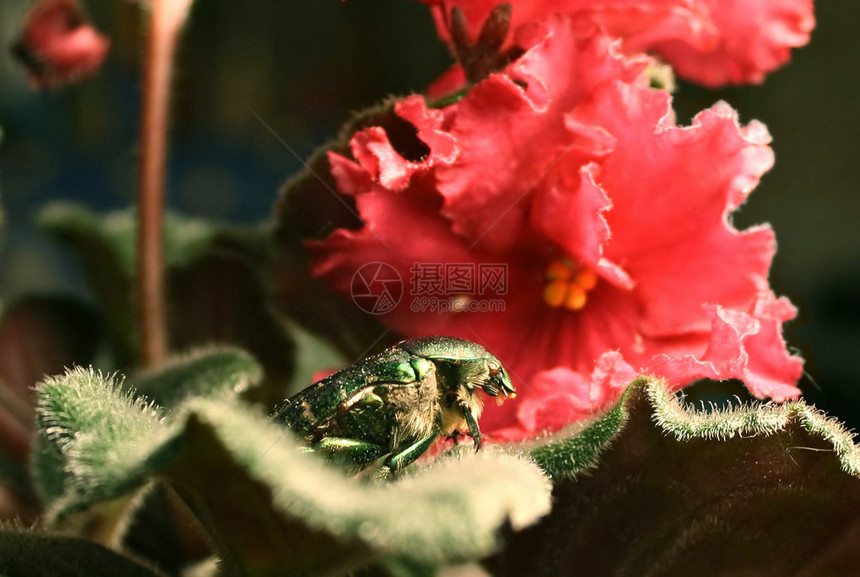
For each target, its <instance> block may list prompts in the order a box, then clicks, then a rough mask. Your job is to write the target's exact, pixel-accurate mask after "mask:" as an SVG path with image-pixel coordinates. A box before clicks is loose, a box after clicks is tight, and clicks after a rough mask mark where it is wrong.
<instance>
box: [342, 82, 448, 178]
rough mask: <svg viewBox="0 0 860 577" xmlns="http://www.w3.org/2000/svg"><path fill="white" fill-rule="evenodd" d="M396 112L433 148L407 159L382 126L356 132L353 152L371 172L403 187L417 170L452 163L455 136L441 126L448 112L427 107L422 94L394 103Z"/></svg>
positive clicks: (352, 144)
mask: <svg viewBox="0 0 860 577" xmlns="http://www.w3.org/2000/svg"><path fill="white" fill-rule="evenodd" d="M394 111H395V113H396V114H397V115H398V116H400V117H401V118H403V119H404V120H407V121H409V122H410V123H412V124H413V125H414V126H415V128H416V131H417V136H418V138H419V139H420V140H421V141H423V142H424V144H426V145H427V146H428V148H429V149H430V153H429V154H428V155H426V157H424V158H423V159H421V161H419V162H413V161H410V160H407V159H406V158H404V157H403V156H401V155H400V153H398V152H397V151H396V150H395V149H394V147H393V146H392V145H391V142H390V141H389V139H388V134H387V133H386V132H385V130H384V129H383V128H381V127H379V126H371V127H369V128H365V129H364V130H360V131H358V132H356V133H355V134H354V135H353V137H352V139H351V140H350V147H351V148H352V155H353V156H354V157H355V159H356V160H357V161H358V163H359V164H360V165H361V167H362V168H364V170H365V171H366V172H367V174H368V176H369V177H370V178H371V179H372V180H374V181H376V182H378V183H379V184H381V185H382V186H384V187H385V188H388V189H389V190H395V191H398V190H403V189H404V188H406V187H407V186H408V185H409V180H410V179H411V178H412V175H413V174H415V173H416V172H424V171H426V170H428V169H430V168H432V167H433V166H435V165H437V164H450V163H452V162H453V161H454V159H455V158H457V145H456V143H455V141H454V137H453V136H451V135H450V134H449V133H447V132H445V131H443V130H441V127H442V124H443V123H444V121H445V117H444V114H443V113H442V112H440V111H438V110H431V109H429V108H427V106H426V104H425V103H424V98H423V97H422V96H417V95H414V96H409V97H407V98H405V99H404V100H402V101H400V102H398V103H397V104H396V105H395V106H394Z"/></svg>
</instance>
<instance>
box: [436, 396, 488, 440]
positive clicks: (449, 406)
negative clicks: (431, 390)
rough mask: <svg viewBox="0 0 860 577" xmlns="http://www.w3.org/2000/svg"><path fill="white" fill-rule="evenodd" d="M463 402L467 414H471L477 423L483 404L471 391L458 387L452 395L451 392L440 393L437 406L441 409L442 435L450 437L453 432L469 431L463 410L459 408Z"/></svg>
mask: <svg viewBox="0 0 860 577" xmlns="http://www.w3.org/2000/svg"><path fill="white" fill-rule="evenodd" d="M463 401H465V404H466V405H467V406H468V407H469V412H471V413H472V418H473V419H475V420H476V421H477V420H478V417H480V416H481V411H482V410H483V408H484V404H483V403H482V402H481V399H480V398H479V397H478V396H477V395H475V394H474V393H473V392H472V391H469V390H467V389H466V388H465V387H460V388H459V389H458V390H457V391H456V393H453V394H452V392H451V391H446V392H442V391H440V400H439V406H440V407H441V409H442V426H441V433H442V435H447V436H450V435H452V434H453V433H454V431H460V432H468V431H469V424H468V423H467V422H466V419H465V418H464V417H463V410H462V408H461V406H460V405H461V403H462V402H463Z"/></svg>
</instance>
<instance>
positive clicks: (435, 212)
mask: <svg viewBox="0 0 860 577" xmlns="http://www.w3.org/2000/svg"><path fill="white" fill-rule="evenodd" d="M529 34H530V42H531V44H530V45H526V43H524V47H525V49H526V51H525V53H524V54H523V56H522V57H521V58H519V59H518V60H517V61H515V62H513V63H512V64H511V65H509V66H508V67H507V68H506V69H505V70H504V71H503V72H502V73H498V74H492V75H490V77H489V78H487V79H486V80H484V81H482V82H480V83H479V84H477V85H476V86H474V87H473V88H472V89H471V90H470V91H469V92H468V93H467V94H466V95H465V97H464V98H463V99H462V100H460V101H459V102H458V103H456V104H453V105H449V106H447V107H445V108H442V109H437V110H432V109H429V108H427V106H426V104H425V102H424V99H423V98H422V97H420V96H412V97H409V98H407V99H405V100H404V101H402V102H399V103H398V104H397V105H396V106H395V112H396V114H398V115H399V116H400V117H401V118H404V119H407V120H409V121H410V122H411V123H413V124H414V125H415V127H416V129H417V134H418V138H419V139H421V140H422V141H424V143H425V144H426V145H427V148H428V149H429V153H428V154H427V155H426V156H425V157H424V158H422V159H421V160H420V161H410V160H407V159H405V158H403V157H402V156H400V155H399V154H398V153H397V151H396V150H395V148H394V147H393V146H392V145H391V144H390V143H389V142H388V140H387V137H386V134H385V131H384V130H382V129H381V128H379V127H372V128H367V129H365V130H362V131H360V132H358V133H356V135H355V136H354V137H353V138H352V141H351V146H352V156H353V158H352V159H349V158H346V157H344V156H341V155H338V154H330V156H329V160H330V163H331V169H332V173H333V175H334V176H335V178H336V180H337V183H338V186H339V188H340V190H341V192H342V193H344V194H346V195H349V196H352V197H353V198H354V200H355V203H356V207H357V209H358V211H359V214H360V215H361V217H362V220H363V221H364V223H365V224H364V226H363V227H362V228H360V229H358V230H345V229H339V230H336V231H335V232H333V233H332V234H331V235H329V236H328V237H327V238H326V239H325V240H324V241H322V242H319V243H314V244H312V246H311V247H310V248H311V252H312V273H313V274H314V275H315V276H318V277H321V278H323V279H325V280H326V281H328V282H329V283H330V284H331V285H332V286H333V287H334V288H335V289H337V290H339V291H341V292H342V293H344V294H349V290H350V284H351V279H352V276H353V275H354V273H355V271H356V270H358V269H359V268H360V267H361V266H362V265H364V264H367V263H370V262H385V263H387V264H389V265H391V266H392V267H394V268H395V269H396V270H397V271H398V273H399V274H400V276H401V278H403V279H411V278H412V274H413V270H414V269H413V267H414V266H415V263H458V264H465V265H475V266H478V265H480V264H482V263H503V264H504V265H505V266H506V267H507V270H508V285H507V287H506V290H505V291H503V294H502V295H497V296H500V298H503V300H504V305H505V307H504V311H495V312H482V311H463V312H447V313H445V314H439V313H438V312H437V311H433V310H424V311H422V310H420V309H415V308H414V307H413V306H411V304H410V300H409V298H404V300H403V302H401V303H400V305H399V306H397V307H396V308H394V310H392V311H391V312H389V313H387V314H386V315H383V316H382V319H383V321H384V322H386V323H387V324H388V325H390V326H391V327H393V328H394V329H395V330H396V331H398V332H400V333H401V334H403V335H404V336H423V335H430V334H439V335H450V336H457V337H463V338H468V339H471V340H475V341H478V342H480V343H481V344H484V345H485V346H486V347H487V348H488V349H489V350H491V351H492V352H493V353H494V354H495V355H496V356H497V357H498V358H500V359H501V360H502V361H503V362H504V363H505V366H506V367H507V368H508V369H509V371H510V372H511V374H512V375H513V377H514V379H515V385H516V386H517V388H518V390H519V394H518V397H517V398H516V399H515V400H512V401H508V402H507V403H505V404H504V405H502V406H496V405H495V404H492V403H488V404H487V407H486V410H485V413H484V417H483V420H482V428H484V429H485V430H486V431H487V432H488V433H489V434H490V435H492V436H494V437H495V438H497V439H514V438H522V437H525V436H531V435H534V434H536V433H538V432H540V431H544V430H548V429H557V428H559V427H560V426H562V425H564V424H565V423H568V422H572V421H575V420H577V419H580V418H582V417H584V416H586V415H591V414H594V413H595V412H596V411H599V410H600V409H602V408H604V407H605V406H606V404H607V403H609V402H610V401H611V400H612V399H614V398H616V397H617V395H618V393H619V392H620V391H621V390H623V388H624V387H626V386H627V385H628V384H629V383H630V381H631V380H632V379H633V377H634V376H635V375H637V374H640V373H652V374H655V375H657V376H660V377H662V378H665V379H666V380H667V381H668V382H669V384H670V385H671V386H672V387H674V388H679V387H682V386H684V385H687V384H689V383H690V382H692V381H694V380H696V379H699V378H712V379H728V378H739V379H742V380H744V382H746V384H747V386H748V387H749V388H750V390H751V391H752V392H753V394H755V395H756V396H758V397H765V396H770V397H771V398H774V399H776V400H783V399H785V398H788V397H791V396H794V395H796V394H798V393H799V391H798V389H797V388H796V387H795V383H796V381H797V380H798V378H799V376H800V372H801V367H802V361H801V360H800V359H799V358H797V357H794V356H791V355H790V354H789V353H788V352H787V351H786V346H785V342H784V341H783V340H782V337H781V327H782V323H783V322H784V321H787V320H790V319H791V318H793V317H794V314H795V310H794V308H793V307H792V306H791V305H790V303H788V301H786V300H784V299H777V298H776V297H775V296H774V295H773V293H772V292H771V290H770V288H769V285H768V281H767V276H768V270H769V268H770V263H771V260H772V258H773V254H774V251H775V240H774V235H773V231H772V230H771V229H770V227H769V226H767V225H761V226H757V227H753V228H751V229H748V230H744V231H739V230H737V229H735V228H734V227H733V226H732V225H731V224H730V221H729V215H730V214H731V212H733V211H734V210H736V209H737V208H738V207H739V206H740V205H741V204H742V203H743V202H744V200H745V199H746V196H747V195H748V194H749V193H750V192H751V191H752V189H753V188H754V187H755V186H756V184H757V183H758V181H759V179H760V177H761V175H762V174H763V173H764V172H766V171H767V170H768V169H770V167H771V165H772V163H773V152H772V151H771V149H770V147H769V142H770V137H769V135H768V133H767V130H766V129H765V127H764V126H763V125H761V124H759V123H756V122H753V123H750V124H749V125H747V126H741V125H740V124H739V123H738V119H737V115H736V113H735V112H734V111H733V110H732V109H731V108H730V107H729V106H728V105H726V104H723V103H720V104H717V105H715V106H713V107H712V108H710V109H708V110H705V111H703V112H702V113H700V114H699V115H697V116H696V118H695V119H694V121H693V123H692V124H691V125H690V126H686V127H679V126H676V124H675V121H674V115H673V111H672V108H671V97H670V96H669V95H668V94H667V93H666V92H664V91H659V90H653V89H651V88H649V86H648V78H647V74H646V71H645V69H646V67H647V66H648V64H649V62H650V61H649V59H647V58H644V57H637V58H629V57H625V56H623V55H622V54H621V53H620V49H619V48H620V47H619V44H618V42H614V41H612V40H611V39H610V38H609V37H607V36H605V35H603V34H600V33H598V32H596V31H595V30H593V29H591V30H589V29H588V27H583V26H582V25H581V22H579V21H577V20H575V19H573V18H570V17H565V16H561V15H558V16H554V17H551V18H549V19H548V20H547V21H546V23H545V25H544V26H541V27H540V28H539V29H537V28H535V29H532V30H531V31H530V32H529ZM412 288H413V290H414V288H415V287H414V286H413V287H412ZM491 296H493V295H487V294H485V295H480V296H479V295H478V294H475V293H474V292H472V293H468V292H467V293H464V294H461V295H457V298H460V299H461V300H464V301H468V300H469V299H477V298H488V297H491ZM414 302H415V300H414V297H413V300H412V301H411V303H414Z"/></svg>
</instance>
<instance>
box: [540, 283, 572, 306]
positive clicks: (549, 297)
mask: <svg viewBox="0 0 860 577" xmlns="http://www.w3.org/2000/svg"><path fill="white" fill-rule="evenodd" d="M566 292H567V281H564V280H554V281H552V282H549V283H547V284H546V285H545V286H544V287H543V302H545V303H546V304H548V305H549V306H551V307H552V308H554V309H555V308H558V307H560V306H561V304H562V303H563V302H564V294H565V293H566Z"/></svg>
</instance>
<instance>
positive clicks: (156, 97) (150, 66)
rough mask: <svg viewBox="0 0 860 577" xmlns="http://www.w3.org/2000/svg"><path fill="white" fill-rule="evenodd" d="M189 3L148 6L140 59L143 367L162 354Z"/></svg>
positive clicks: (155, 0)
mask: <svg viewBox="0 0 860 577" xmlns="http://www.w3.org/2000/svg"><path fill="white" fill-rule="evenodd" d="M190 4H191V2H190V0H152V8H151V13H150V21H149V35H148V38H147V45H146V53H145V55H144V77H143V111H142V115H141V166H140V186H139V190H138V219H139V222H138V239H137V254H138V261H137V275H138V320H139V325H140V326H139V328H140V356H141V362H142V364H143V365H144V366H145V367H151V366H155V365H158V364H159V363H161V362H162V361H163V360H164V359H165V358H166V357H167V352H168V341H167V317H166V307H165V295H164V247H163V244H164V240H163V231H162V216H163V212H164V176H165V159H166V156H167V115H168V110H169V104H170V78H171V74H172V70H173V55H174V52H175V49H176V42H177V39H178V37H179V32H180V30H181V29H182V23H183V22H184V21H185V16H186V15H187V13H188V8H189V6H190Z"/></svg>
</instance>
